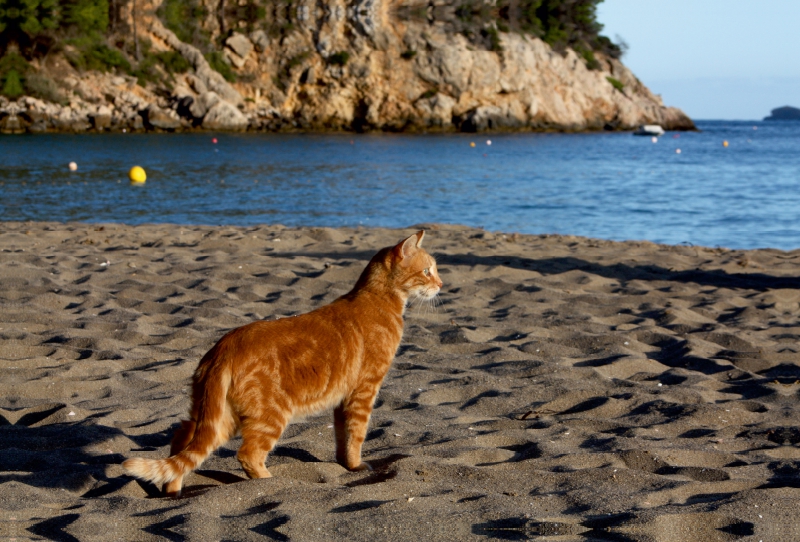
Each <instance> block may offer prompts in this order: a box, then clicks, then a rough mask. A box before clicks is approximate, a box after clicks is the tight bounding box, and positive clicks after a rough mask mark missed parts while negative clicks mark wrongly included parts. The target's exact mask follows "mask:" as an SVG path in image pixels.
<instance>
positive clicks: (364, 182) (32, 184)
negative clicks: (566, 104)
mask: <svg viewBox="0 0 800 542" xmlns="http://www.w3.org/2000/svg"><path fill="white" fill-rule="evenodd" d="M698 126H699V128H700V129H701V130H702V131H701V132H699V133H680V134H678V133H671V132H670V133H667V134H666V135H665V136H663V137H661V138H659V139H658V142H657V143H653V142H652V141H651V139H650V138H648V137H634V136H632V135H631V134H629V133H597V134H502V135H501V134H492V135H474V134H472V135H460V134H459V135H390V134H378V135H353V134H343V135H342V134H336V135H272V134H266V135H265V134H240V135H236V134H217V135H216V136H215V135H212V134H174V135H170V134H103V135H64V134H58V135H22V136H20V135H17V136H0V219H2V220H57V221H88V222H123V223H129V224H140V223H145V222H171V223H180V224H231V225H253V224H276V223H280V224H285V225H289V226H357V225H364V226H389V227H402V226H409V225H412V224H415V223H420V222H447V223H458V224H467V225H472V226H483V227H484V228H486V229H488V230H492V231H504V232H521V233H563V234H575V235H584V236H590V237H599V238H604V239H615V240H624V239H649V240H651V241H655V242H659V243H671V244H678V243H692V244H698V245H707V246H725V247H730V248H757V247H775V248H781V249H794V248H800V122H722V121H707V122H699V123H698ZM213 137H216V138H217V139H218V142H217V143H216V144H215V143H213V142H212V138H213ZM487 140H491V145H489V144H488V141H487ZM723 141H728V146H727V147H725V146H723ZM471 142H474V143H475V146H474V147H472V146H470V143H471ZM677 149H680V153H678V152H677ZM71 161H75V162H76V163H77V164H78V170H77V171H76V172H70V171H69V169H68V167H67V164H68V163H69V162H71ZM134 165H140V166H142V167H144V168H145V170H146V171H147V183H146V184H144V185H141V186H131V185H130V183H129V182H128V180H127V172H128V170H129V169H130V168H131V167H132V166H134Z"/></svg>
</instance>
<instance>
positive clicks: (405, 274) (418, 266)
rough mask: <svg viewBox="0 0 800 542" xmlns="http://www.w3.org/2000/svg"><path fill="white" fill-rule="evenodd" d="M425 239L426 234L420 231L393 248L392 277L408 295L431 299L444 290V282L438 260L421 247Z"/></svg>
mask: <svg viewBox="0 0 800 542" xmlns="http://www.w3.org/2000/svg"><path fill="white" fill-rule="evenodd" d="M423 237H425V232H424V231H418V232H417V233H415V234H414V235H412V236H411V237H409V238H407V239H404V240H403V241H401V242H400V243H398V244H397V245H396V246H395V247H394V248H392V250H391V255H392V260H393V265H392V275H393V278H394V282H395V284H396V286H397V287H398V288H400V289H401V290H403V291H404V292H405V293H406V294H407V295H409V296H416V297H421V298H423V299H431V298H433V297H434V296H435V295H436V294H438V293H439V290H441V289H442V280H441V279H440V278H439V270H438V269H437V267H436V260H434V259H433V256H431V255H430V254H428V253H427V252H425V250H424V249H423V248H422V246H421V245H422V239H423Z"/></svg>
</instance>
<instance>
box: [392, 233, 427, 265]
mask: <svg viewBox="0 0 800 542" xmlns="http://www.w3.org/2000/svg"><path fill="white" fill-rule="evenodd" d="M423 237H425V231H423V230H420V231H418V232H417V233H415V234H414V235H412V236H411V237H409V238H408V239H405V240H403V241H401V242H400V243H398V244H397V246H396V247H394V253H395V255H396V256H397V259H398V260H400V261H403V260H405V259H406V258H408V257H409V256H411V255H412V254H413V253H414V252H416V250H417V249H418V248H419V246H420V245H421V244H422V238H423Z"/></svg>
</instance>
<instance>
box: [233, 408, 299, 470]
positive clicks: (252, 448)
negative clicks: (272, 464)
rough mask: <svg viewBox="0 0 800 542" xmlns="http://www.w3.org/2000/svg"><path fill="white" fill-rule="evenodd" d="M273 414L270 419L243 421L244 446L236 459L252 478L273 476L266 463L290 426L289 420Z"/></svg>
mask: <svg viewBox="0 0 800 542" xmlns="http://www.w3.org/2000/svg"><path fill="white" fill-rule="evenodd" d="M271 414H272V415H270V416H268V417H264V418H261V417H259V419H258V420H254V419H246V420H243V421H242V446H241V448H239V452H238V453H237V454H236V459H238V460H239V463H241V464H242V468H243V469H244V471H245V472H246V473H247V476H248V477H250V478H269V477H271V476H272V475H271V474H270V473H269V471H268V470H267V467H265V466H264V462H265V461H266V460H267V454H268V453H269V452H271V451H272V448H274V447H275V444H276V443H277V442H278V439H279V438H280V436H281V433H283V430H284V429H285V428H286V426H287V425H288V423H289V419H288V417H286V416H283V415H281V414H279V413H278V412H274V413H271Z"/></svg>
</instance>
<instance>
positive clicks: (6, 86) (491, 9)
mask: <svg viewBox="0 0 800 542" xmlns="http://www.w3.org/2000/svg"><path fill="white" fill-rule="evenodd" d="M143 1H144V0H0V94H3V95H5V96H7V97H10V98H16V97H18V96H20V95H22V94H30V95H34V96H38V97H41V98H43V99H47V100H50V101H62V100H63V96H62V95H61V94H60V91H59V89H58V85H56V84H55V83H54V82H53V81H50V80H48V79H47V77H46V76H45V75H44V73H43V72H39V71H38V70H37V69H36V66H39V65H40V64H41V61H42V60H43V59H45V58H47V57H48V56H49V55H52V54H54V53H61V54H63V56H64V58H66V59H67V60H68V61H69V62H70V63H71V64H72V66H74V67H75V68H76V69H77V70H79V71H84V70H98V71H105V72H116V73H119V74H127V75H131V76H134V77H136V78H137V79H138V80H139V82H140V83H145V82H148V81H149V82H162V83H165V84H167V85H169V84H170V81H171V80H172V76H173V74H175V73H181V72H184V71H187V70H188V69H190V66H189V65H188V63H187V62H186V61H185V60H183V58H182V57H180V55H179V54H177V53H174V52H155V51H153V50H152V49H151V46H150V44H149V43H148V42H147V41H146V40H142V39H138V38H137V33H136V29H135V28H132V24H131V22H132V21H133V20H136V19H137V18H138V17H133V18H131V17H130V14H131V13H134V14H137V13H139V12H138V11H137V9H138V10H141V9H142V6H141V5H142V3H143ZM601 1H602V0H495V1H494V2H491V3H490V2H486V1H485V0H452V2H451V3H450V4H449V5H445V6H440V7H438V8H436V9H433V8H424V7H423V8H414V9H412V8H409V9H405V10H404V9H403V8H402V6H401V8H399V9H398V14H399V15H400V16H401V17H402V16H407V17H417V18H422V17H424V18H426V19H428V20H429V21H430V22H431V23H433V22H434V21H441V20H444V21H445V22H446V23H447V24H448V25H450V27H451V29H452V30H453V31H456V32H461V33H463V34H464V35H465V36H467V37H468V38H469V39H470V40H471V41H473V43H475V44H476V45H479V46H481V47H485V48H487V49H490V50H495V51H501V50H502V40H501V37H500V36H501V34H502V33H504V32H520V33H523V34H528V35H533V36H536V37H539V38H541V39H543V40H544V41H546V42H547V43H549V44H550V45H552V46H553V47H554V48H555V49H556V50H558V51H562V52H563V51H565V50H566V49H567V48H571V49H573V50H575V51H576V52H577V53H578V54H579V55H581V56H582V57H583V58H584V59H585V61H586V64H587V66H588V67H589V68H599V62H598V61H597V59H596V58H595V53H597V52H601V53H602V54H604V55H606V56H609V57H612V58H618V57H619V56H621V54H622V52H623V50H622V48H620V46H618V45H617V44H615V43H613V42H612V41H611V40H609V39H608V38H606V37H605V36H602V35H600V32H601V30H602V28H603V27H602V25H601V24H600V23H598V22H597V13H596V9H597V5H598V4H599V3H600V2H601ZM137 2H138V4H139V5H138V6H137ZM490 4H491V5H490ZM207 5H208V3H206V2H204V1H203V0H164V1H163V2H162V4H161V5H160V7H159V9H158V11H157V12H156V16H157V17H159V18H160V19H161V21H163V23H164V24H165V26H166V27H167V28H169V29H171V30H172V31H173V32H175V34H176V35H177V36H178V38H179V39H181V40H182V41H184V42H187V43H190V44H192V45H194V46H195V47H197V48H199V49H200V50H201V51H202V52H203V53H204V54H205V56H206V58H207V59H208V61H209V64H210V65H211V67H212V68H213V69H216V70H217V71H219V72H220V73H222V74H223V76H224V77H225V78H226V79H227V80H229V81H233V80H235V77H236V75H235V73H234V71H233V70H232V69H231V67H230V65H229V64H228V63H227V59H226V58H225V56H224V55H223V54H222V53H221V52H220V48H221V45H222V41H223V40H224V39H225V38H226V37H227V36H228V35H230V33H231V32H233V31H239V32H244V33H248V32H251V31H253V30H263V31H264V32H265V33H266V34H267V35H269V36H271V37H273V38H280V37H282V36H286V35H288V34H290V33H291V32H293V31H294V30H295V29H296V28H297V26H298V17H301V16H303V15H301V12H302V10H301V9H300V8H301V6H299V4H298V2H297V0H220V1H219V3H218V4H217V3H215V5H216V6H218V7H217V8H215V9H214V10H213V12H210V11H209V9H208V8H207ZM413 56H414V51H406V52H404V53H403V58H406V59H409V60H410V59H411V58H413ZM348 58H349V57H348V53H347V52H346V51H342V52H338V53H336V54H334V55H331V57H330V58H328V59H327V61H328V62H329V63H331V64H338V65H345V64H346V63H347V61H348Z"/></svg>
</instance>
